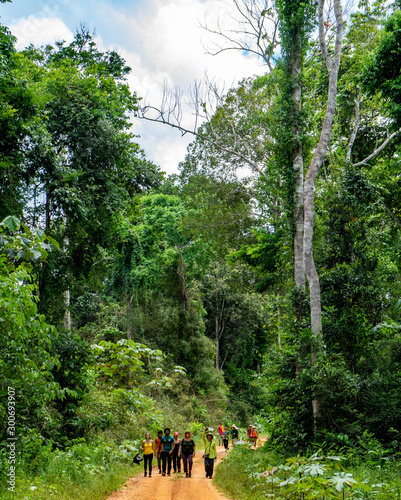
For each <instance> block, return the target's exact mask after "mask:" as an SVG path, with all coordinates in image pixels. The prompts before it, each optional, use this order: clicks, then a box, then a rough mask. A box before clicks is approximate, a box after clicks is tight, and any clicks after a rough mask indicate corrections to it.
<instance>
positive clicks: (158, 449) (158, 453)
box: [155, 430, 163, 474]
mask: <svg viewBox="0 0 401 500" xmlns="http://www.w3.org/2000/svg"><path fill="white" fill-rule="evenodd" d="M162 436H163V431H161V430H160V431H157V438H156V439H155V446H156V458H157V468H158V469H159V474H161V473H162V451H163V445H162V444H161V438H162Z"/></svg>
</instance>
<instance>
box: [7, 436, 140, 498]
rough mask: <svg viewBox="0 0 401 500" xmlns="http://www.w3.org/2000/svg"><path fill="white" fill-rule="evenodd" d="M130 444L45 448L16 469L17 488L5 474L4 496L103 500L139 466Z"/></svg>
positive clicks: (95, 443)
mask: <svg viewBox="0 0 401 500" xmlns="http://www.w3.org/2000/svg"><path fill="white" fill-rule="evenodd" d="M131 460H132V454H131V453H130V452H129V451H128V449H127V447H126V446H125V447H124V446H121V447H117V446H115V445H114V444H111V443H107V442H104V441H101V440H98V442H94V443H92V444H88V443H84V442H82V443H77V444H75V445H74V446H72V447H71V448H70V449H68V450H67V451H59V450H55V451H51V450H49V449H47V450H46V447H43V449H42V453H41V454H40V456H37V457H36V459H35V460H33V461H31V462H29V463H27V464H25V463H24V462H23V461H22V462H21V463H20V465H19V466H18V464H17V470H16V487H15V491H10V490H9V489H8V488H9V485H8V484H7V482H6V480H5V479H4V476H3V478H2V482H1V488H2V489H0V498H2V499H7V500H8V499H10V500H11V499H13V500H16V499H17V500H31V499H41V500H43V499H47V498H55V499H57V500H71V499H72V498H73V499H74V500H81V499H82V500H100V499H104V498H105V496H107V495H108V494H109V493H111V492H112V491H114V490H116V489H118V488H119V487H121V484H123V482H124V481H125V480H126V479H127V478H128V477H130V476H132V475H134V474H136V473H137V472H138V471H139V470H140V467H139V466H133V465H132V462H131Z"/></svg>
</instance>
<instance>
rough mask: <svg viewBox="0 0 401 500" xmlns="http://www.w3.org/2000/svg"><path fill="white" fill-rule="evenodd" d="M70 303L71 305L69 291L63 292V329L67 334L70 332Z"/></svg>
mask: <svg viewBox="0 0 401 500" xmlns="http://www.w3.org/2000/svg"><path fill="white" fill-rule="evenodd" d="M70 303H71V295H70V290H66V291H65V292H64V305H65V313H64V329H65V330H67V332H71V311H70Z"/></svg>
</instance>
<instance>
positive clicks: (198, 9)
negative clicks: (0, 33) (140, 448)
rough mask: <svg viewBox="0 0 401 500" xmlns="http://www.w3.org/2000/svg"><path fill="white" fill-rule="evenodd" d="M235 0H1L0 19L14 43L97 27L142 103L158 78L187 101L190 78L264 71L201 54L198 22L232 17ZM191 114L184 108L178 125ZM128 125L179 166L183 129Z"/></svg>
mask: <svg viewBox="0 0 401 500" xmlns="http://www.w3.org/2000/svg"><path fill="white" fill-rule="evenodd" d="M233 15H235V10H234V4H233V0H13V2H12V3H6V4H0V22H1V23H2V24H4V25H6V26H8V27H9V28H10V30H11V32H12V33H13V34H14V35H15V36H16V37H17V38H18V42H17V48H18V49H22V48H24V47H26V46H27V45H29V44H30V43H33V44H34V45H36V46H40V45H43V44H52V43H54V41H56V40H66V41H67V42H70V41H71V40H72V39H73V36H74V32H75V31H76V29H77V28H79V26H80V25H81V24H82V23H84V24H85V25H86V26H88V27H89V29H90V30H91V31H93V30H95V32H96V41H97V43H98V46H99V48H100V49H101V50H116V51H117V52H118V53H119V54H121V55H122V57H124V59H125V60H126V62H127V64H128V65H129V66H130V67H131V68H132V72H131V74H130V75H129V77H128V84H129V86H130V89H131V91H132V92H134V91H135V92H136V93H137V95H138V96H139V97H142V98H143V100H144V102H146V103H148V104H151V105H155V106H159V105H160V102H161V97H162V90H163V86H164V83H165V82H167V84H168V86H169V87H171V88H175V87H179V88H180V89H181V90H182V91H183V93H184V98H183V99H184V103H185V102H189V101H190V97H189V88H190V86H191V85H193V83H194V81H199V80H202V79H203V78H204V75H205V73H207V75H208V78H210V79H214V80H216V81H218V82H220V84H221V86H222V87H223V86H224V88H225V89H226V91H227V90H228V89H229V88H230V87H233V86H235V85H236V84H237V83H238V81H240V80H241V79H242V78H244V77H249V76H252V75H255V74H259V75H260V74H263V73H264V72H265V68H264V67H263V65H262V64H261V62H260V61H258V60H256V59H255V58H252V57H249V55H247V54H243V53H240V52H238V51H232V50H231V51H226V52H223V53H222V54H220V55H216V56H212V55H210V54H207V50H206V49H205V46H208V45H210V43H212V41H213V40H212V39H211V37H212V35H211V34H209V33H208V32H207V31H205V30H204V29H203V28H202V27H201V24H205V23H207V24H208V25H210V26H213V25H215V24H216V23H217V21H218V20H219V19H220V20H221V21H222V22H224V23H227V22H228V23H230V22H232V16H233ZM192 123H193V115H192V112H191V109H190V108H189V106H187V107H184V116H183V125H185V126H188V127H191V125H192ZM132 131H133V132H134V133H135V134H138V135H139V136H140V137H139V138H138V140H137V141H138V143H139V144H140V145H141V147H142V148H143V149H144V150H145V153H146V157H147V158H148V159H149V160H151V161H153V162H154V163H156V164H157V165H159V166H160V167H161V170H163V171H165V172H167V173H168V174H170V173H175V172H177V171H178V164H179V162H180V161H183V160H184V158H185V154H186V147H187V145H188V144H189V142H191V141H192V140H193V137H192V136H190V135H189V134H187V135H185V136H182V135H181V134H180V132H179V131H177V130H173V129H171V128H169V127H167V126H166V125H162V124H158V123H151V122H146V121H144V120H139V119H135V118H134V119H133V128H132Z"/></svg>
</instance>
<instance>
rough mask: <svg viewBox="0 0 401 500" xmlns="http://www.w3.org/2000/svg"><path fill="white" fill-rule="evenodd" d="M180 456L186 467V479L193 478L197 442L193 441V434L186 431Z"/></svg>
mask: <svg viewBox="0 0 401 500" xmlns="http://www.w3.org/2000/svg"><path fill="white" fill-rule="evenodd" d="M180 454H181V457H182V463H183V466H184V472H185V477H191V473H192V462H193V458H194V457H195V441H194V440H193V439H191V433H190V432H189V431H185V433H184V438H183V439H182V440H181V444H180Z"/></svg>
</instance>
